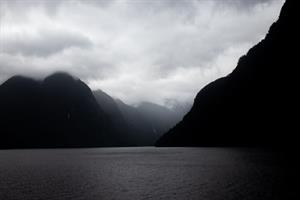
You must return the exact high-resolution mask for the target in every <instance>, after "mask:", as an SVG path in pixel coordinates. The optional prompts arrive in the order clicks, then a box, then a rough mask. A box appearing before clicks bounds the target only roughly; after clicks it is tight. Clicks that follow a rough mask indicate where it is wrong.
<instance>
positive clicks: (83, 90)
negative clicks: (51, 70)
mask: <svg viewBox="0 0 300 200" xmlns="http://www.w3.org/2000/svg"><path fill="white" fill-rule="evenodd" d="M0 110H1V113H0V123H1V134H0V137H1V140H0V148H27V147H41V148H44V147H77V146H80V147H83V146H111V145H119V144H118V142H116V139H115V137H116V135H115V133H114V132H113V131H112V130H111V128H110V126H111V121H110V119H109V117H108V116H107V115H106V114H105V113H104V112H103V110H102V109H101V107H100V106H99V105H98V103H97V101H96V99H95V98H94V96H93V93H92V91H91V90H90V89H89V87H88V86H87V85H86V84H85V83H83V82H82V81H81V80H79V79H76V78H74V77H72V76H70V75H68V74H66V73H55V74H53V75H51V76H48V77H47V78H45V79H44V80H43V81H36V80H33V79H30V78H26V77H22V76H14V77H12V78H10V79H9V80H7V81H6V82H4V83H3V84H2V85H1V86H0Z"/></svg>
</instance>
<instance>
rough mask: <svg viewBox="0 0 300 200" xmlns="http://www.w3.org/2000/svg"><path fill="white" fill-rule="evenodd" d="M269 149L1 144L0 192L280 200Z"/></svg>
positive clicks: (279, 170)
mask: <svg viewBox="0 0 300 200" xmlns="http://www.w3.org/2000/svg"><path fill="white" fill-rule="evenodd" d="M283 170H284V167H283V164H282V163H280V162H278V160H277V159H276V157H275V156H274V154H272V153H270V152H266V151H261V150H257V149H237V148H236V149H231V148H154V147H139V148H101V149H100V148H93V149H43V150H41V149H36V150H1V151H0V199H7V200H9V199H21V200H22V199H24V200H25V199H31V200H34V199H72V200H78V199H128V200H129V199H279V197H280V194H281V192H282V190H283V188H284V187H283V186H284V185H286V183H284V173H283Z"/></svg>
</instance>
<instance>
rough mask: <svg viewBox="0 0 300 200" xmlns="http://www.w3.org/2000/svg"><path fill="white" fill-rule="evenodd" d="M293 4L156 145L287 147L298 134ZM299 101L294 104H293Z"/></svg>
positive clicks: (295, 10) (296, 30) (290, 2)
mask: <svg viewBox="0 0 300 200" xmlns="http://www.w3.org/2000/svg"><path fill="white" fill-rule="evenodd" d="M298 9H299V6H298V3H297V1H293V0H287V1H286V2H285V4H284V6H283V8H282V10H281V13H280V16H279V19H278V21H277V22H275V23H274V24H273V25H272V26H271V27H270V29H269V32H268V34H267V35H266V37H265V39H263V40H262V41H261V42H259V43H258V44H257V45H255V46H254V47H253V48H251V49H250V50H249V51H248V53H247V55H245V56H242V57H241V58H240V59H239V62H238V65H237V67H236V68H235V69H234V70H233V72H232V73H230V74H229V75H228V76H226V77H223V78H220V79H218V80H216V81H214V82H212V83H210V84H208V85H207V86H205V87H204V88H203V89H202V90H201V91H200V92H199V93H198V94H197V96H196V98H195V100H194V105H193V107H192V109H191V111H190V112H189V113H188V114H187V115H186V116H185V117H184V119H183V120H182V121H181V122H180V123H178V124H177V125H176V126H175V127H174V128H172V129H171V130H170V131H168V132H167V133H166V134H165V135H164V136H163V137H161V138H160V139H159V140H158V142H157V143H156V145H157V146H273V147H274V146H275V147H280V146H287V145H291V144H293V143H295V138H296V134H297V132H298V131H297V130H298V125H297V122H296V119H295V118H296V116H297V114H298V112H297V111H296V110H297V109H298V102H297V98H298V97H297V96H298V94H297V93H298V91H299V88H298V86H297V84H296V80H297V78H296V74H297V70H296V69H297V68H298V65H299V59H298V56H297V54H298V48H299V14H298ZM296 102H297V103H296Z"/></svg>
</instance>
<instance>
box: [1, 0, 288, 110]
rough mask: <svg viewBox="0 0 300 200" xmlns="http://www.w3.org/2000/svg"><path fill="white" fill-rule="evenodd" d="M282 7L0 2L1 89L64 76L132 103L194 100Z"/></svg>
mask: <svg viewBox="0 0 300 200" xmlns="http://www.w3.org/2000/svg"><path fill="white" fill-rule="evenodd" d="M282 4H283V0H152V1H150V0H110V1H109V0H101V1H96V0H93V1H92V0H87V1H84V0H77V1H74V0H72V1H66V0H65V1H63V0H52V1H50V0H48V1H47V0H44V1H43V0H0V83H2V82H3V81H5V80H6V79H8V78H9V77H11V76H12V75H16V74H22V75H28V76H33V77H40V78H42V77H44V76H45V75H49V74H50V73H53V72H55V71H67V72H69V73H71V74H72V75H74V76H77V77H79V78H80V79H82V80H83V81H85V82H86V83H87V84H88V85H89V86H90V87H91V88H92V89H98V88H100V89H102V90H103V91H105V92H107V93H108V94H110V95H112V96H114V97H117V98H120V99H122V100H123V101H125V102H127V103H130V104H134V103H138V102H140V101H151V102H155V103H159V104H165V103H166V102H169V100H172V99H176V100H178V101H192V100H193V99H194V97H195V95H196V94H197V92H198V91H199V90H200V89H201V88H202V87H203V86H205V85H206V84H207V83H209V82H211V81H213V80H215V79H216V78H219V77H221V76H224V75H226V74H228V73H230V72H231V71H232V70H233V68H234V67H235V66H236V63H237V61H238V58H239V57H240V56H241V55H243V54H245V53H246V52H247V50H248V49H249V48H250V47H251V46H253V45H254V44H256V43H257V42H259V41H260V40H261V39H262V38H263V37H264V35H265V34H266V32H267V31H268V28H269V27H270V25H271V24H272V22H274V21H275V20H276V19H277V18H278V15H279V11H280V8H281V6H282Z"/></svg>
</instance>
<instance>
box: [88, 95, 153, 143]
mask: <svg viewBox="0 0 300 200" xmlns="http://www.w3.org/2000/svg"><path fill="white" fill-rule="evenodd" d="M93 93H94V96H95V98H96V100H97V102H98V104H99V106H100V107H101V108H102V109H103V111H104V113H105V114H106V115H107V116H109V118H110V119H111V125H112V127H111V128H112V129H113V131H114V132H115V133H118V135H119V137H118V138H116V140H118V142H119V143H120V144H121V146H146V145H154V143H155V140H154V139H150V136H148V135H144V134H143V133H142V132H139V131H138V130H136V129H135V128H134V126H133V125H132V124H130V123H128V122H127V120H126V118H125V117H124V115H123V113H122V112H121V110H120V109H119V106H118V104H117V103H116V102H115V100H114V99H113V98H112V97H111V96H109V95H108V94H106V93H105V92H103V91H101V90H96V91H94V92H93ZM133 123H135V122H133ZM146 137H147V138H146ZM156 139H157V138H156Z"/></svg>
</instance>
